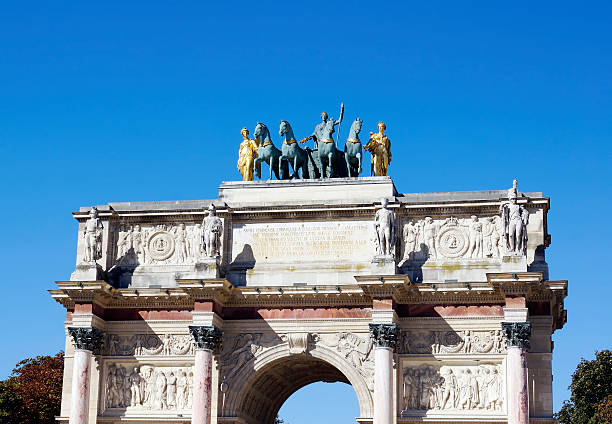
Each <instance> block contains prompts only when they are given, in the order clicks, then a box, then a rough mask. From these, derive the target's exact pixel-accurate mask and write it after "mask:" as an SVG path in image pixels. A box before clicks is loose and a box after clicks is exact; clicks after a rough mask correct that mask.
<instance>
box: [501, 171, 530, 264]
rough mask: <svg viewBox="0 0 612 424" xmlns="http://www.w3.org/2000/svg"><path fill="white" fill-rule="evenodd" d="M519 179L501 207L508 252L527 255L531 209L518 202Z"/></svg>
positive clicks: (514, 182) (513, 184)
mask: <svg viewBox="0 0 612 424" xmlns="http://www.w3.org/2000/svg"><path fill="white" fill-rule="evenodd" d="M517 198H518V190H517V181H516V180H514V181H513V183H512V188H511V189H509V190H508V202H504V203H503V204H502V205H501V206H500V207H499V211H500V213H501V218H502V222H503V229H504V238H505V239H506V247H507V249H508V253H510V254H512V255H519V256H521V255H525V252H526V250H527V224H528V223H529V211H528V210H527V209H525V207H524V206H523V205H519V204H517V202H516V201H517Z"/></svg>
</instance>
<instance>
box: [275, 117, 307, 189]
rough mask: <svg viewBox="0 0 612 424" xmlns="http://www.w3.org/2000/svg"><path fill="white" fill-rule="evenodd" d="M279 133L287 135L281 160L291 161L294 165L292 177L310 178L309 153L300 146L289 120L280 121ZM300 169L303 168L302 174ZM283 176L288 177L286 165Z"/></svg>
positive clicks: (283, 177) (282, 171) (282, 172)
mask: <svg viewBox="0 0 612 424" xmlns="http://www.w3.org/2000/svg"><path fill="white" fill-rule="evenodd" d="M279 134H280V135H281V136H285V139H284V140H283V147H282V149H283V150H282V156H281V157H280V160H281V162H285V165H286V162H287V161H291V166H292V167H293V175H291V178H309V175H308V155H307V154H306V152H305V151H304V150H303V149H302V148H301V147H300V146H298V142H297V141H296V140H295V136H294V135H293V129H292V128H291V125H289V122H287V121H281V122H280V130H279ZM299 170H302V173H301V176H300V174H299ZM281 178H282V179H285V178H287V172H285V168H284V167H283V168H282V169H281Z"/></svg>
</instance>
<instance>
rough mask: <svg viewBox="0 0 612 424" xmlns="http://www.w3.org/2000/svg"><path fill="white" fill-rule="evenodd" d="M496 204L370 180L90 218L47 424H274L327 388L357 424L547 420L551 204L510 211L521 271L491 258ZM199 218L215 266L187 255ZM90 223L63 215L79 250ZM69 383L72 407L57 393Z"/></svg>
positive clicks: (515, 260)
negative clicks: (299, 397) (55, 408)
mask: <svg viewBox="0 0 612 424" xmlns="http://www.w3.org/2000/svg"><path fill="white" fill-rule="evenodd" d="M506 196H507V190H499V191H483V192H463V193H425V194H399V193H398V192H397V190H396V189H395V186H394V185H393V182H392V180H391V179H390V178H388V177H371V178H350V179H334V180H322V181H318V180H315V181H298V182H287V181H270V182H240V183H237V182H230V183H223V184H222V185H221V187H220V190H219V197H218V199H213V200H203V201H185V202H143V203H119V204H113V203H111V204H109V205H105V206H98V207H97V210H98V219H100V222H101V226H100V227H99V228H100V232H101V240H102V243H101V246H102V247H101V252H100V254H99V255H98V259H97V261H96V262H95V264H94V268H93V269H95V272H90V273H87V272H81V271H82V270H87V269H91V263H90V262H91V261H89V262H87V263H86V262H85V261H84V259H86V258H85V256H84V255H85V252H86V249H85V244H84V243H85V242H84V239H83V238H82V237H79V238H78V247H77V269H78V270H80V271H79V272H75V273H74V274H73V278H72V280H71V281H60V282H58V288H57V289H54V290H51V291H50V292H51V294H52V296H53V297H54V298H55V299H56V300H57V301H58V302H60V303H62V304H63V305H64V306H65V307H66V309H67V311H68V315H67V321H66V328H67V332H66V362H65V373H64V395H63V399H62V410H61V416H60V417H59V421H60V422H69V421H70V423H77V422H78V423H121V422H130V423H134V422H136V423H162V422H163V423H191V422H194V423H196V422H197V424H204V423H206V424H209V423H248V424H255V423H262V424H270V423H272V421H273V419H274V417H275V416H276V413H277V412H278V410H279V409H280V407H281V406H282V404H283V402H284V401H285V400H286V399H287V398H288V397H289V396H290V395H291V394H292V393H294V392H295V391H296V390H298V389H299V388H301V387H303V386H304V385H306V384H309V383H312V382H315V381H342V382H345V383H348V384H350V385H351V386H352V387H353V388H354V390H355V393H356V395H357V398H358V400H359V406H360V416H359V417H357V419H358V421H359V422H362V423H370V422H374V424H391V423H412V422H431V423H438V422H439V423H443V422H444V423H448V422H474V423H492V422H512V423H514V422H517V423H518V422H521V423H522V422H527V421H525V420H527V419H528V420H529V422H533V423H536V422H537V423H548V422H550V423H552V422H554V420H553V418H552V412H553V411H552V371H551V360H552V343H551V335H552V333H553V332H554V331H555V330H556V329H559V328H561V327H562V326H563V324H564V323H565V311H564V309H563V299H564V297H565V296H566V293H567V282H565V281H550V280H548V267H547V264H546V261H545V257H544V251H545V249H546V247H547V246H548V244H549V242H550V236H549V235H548V232H547V225H546V215H547V212H548V209H549V199H548V198H546V197H543V196H542V194H541V193H519V195H518V196H517V203H516V204H519V205H521V206H522V207H523V208H524V210H525V211H528V213H529V219H528V224H526V230H527V235H528V237H527V243H526V252H525V255H520V254H519V255H517V254H516V253H513V254H510V253H508V251H507V244H506V243H505V242H504V229H503V228H502V226H503V223H502V221H501V216H500V212H499V211H500V206H502V205H503V204H504V203H505V202H507V198H506ZM382 199H386V202H387V203H388V206H386V207H387V208H388V210H389V211H390V214H389V213H387V215H385V216H386V217H387V218H386V219H391V221H387V222H390V223H391V224H386V225H391V226H392V228H390V229H389V231H388V232H387V233H386V235H385V237H389V235H390V234H392V235H393V236H392V243H391V248H390V249H388V248H385V251H384V253H385V255H381V254H380V251H381V250H380V249H377V235H378V234H379V233H377V230H376V228H375V219H378V218H375V215H376V212H377V211H378V210H380V209H381V201H382ZM211 204H214V205H215V206H216V213H217V216H218V217H219V218H220V222H221V224H220V226H219V228H221V229H222V230H221V231H222V233H221V235H220V240H219V242H220V247H219V255H218V256H217V257H207V255H206V254H205V252H203V247H202V221H203V219H204V217H205V216H207V213H208V212H207V211H208V208H209V206H210V205H211ZM383 206H384V205H383ZM89 209H90V208H83V209H82V210H81V211H79V212H77V213H75V218H76V219H77V220H78V222H79V234H81V233H82V232H83V230H84V226H85V224H86V222H87V219H89V218H90V215H89ZM378 216H380V214H379V215H378ZM389 250H390V251H389ZM79 267H80V268H79ZM87 267H89V268H87ZM88 276H90V277H91V278H86V277H88ZM84 277H85V278H84ZM502 323H516V325H514V324H513V325H511V326H508V325H506V326H505V327H504V326H503V325H502ZM372 325H374V326H382V327H377V329H376V330H375V329H372V328H371V326H372ZM527 327H528V328H527ZM74 328H82V329H91V328H93V329H97V330H99V331H100V332H101V335H100V336H99V340H98V339H97V338H96V337H98V336H97V332H96V331H94V333H79V335H72V333H70V332H74V330H70V332H69V329H74ZM69 333H70V334H69ZM79 337H80V339H79V340H77V339H78V338H79ZM194 338H195V339H194ZM73 340H74V341H75V342H76V343H77V345H78V347H79V351H83V352H89V353H88V355H89V356H87V360H88V361H90V363H89V366H88V367H85V365H84V364H83V363H82V362H83V359H82V358H81V359H80V361H81V362H79V363H77V362H75V361H74V358H75V346H74V343H73ZM95 341H97V342H101V343H94V342H95ZM529 341H530V344H529V346H528V345H527V344H525V343H527V342H529ZM510 348H512V349H518V351H520V352H523V354H524V355H526V356H525V358H526V365H525V367H524V370H522V371H521V370H518V369H517V365H516V363H517V362H516V361H514V362H510V363H509V362H508V358H509V356H508V350H509V349H510ZM87 349H89V350H87ZM81 356H82V355H81ZM387 361H389V362H387ZM389 364H390V366H389ZM85 368H87V369H85ZM83 372H85V374H86V377H87V381H86V382H87V390H86V391H87V396H88V397H87V399H85V398H79V397H78V396H76V398H75V397H74V396H73V395H75V394H74V393H73V392H74V389H73V384H77V387H80V386H78V384H82V383H80V382H81V380H82V378H83V375H85V374H83ZM73 375H78V376H79V378H81V380H79V379H76V380H75V379H73ZM73 380H74V381H77V380H78V381H77V383H74V381H73ZM512 384H519V387H524V388H525V396H523V398H517V397H516V396H513V395H512V394H511V393H509V392H508V387H513V386H512ZM518 392H519V393H522V392H521V391H520V390H519V391H518ZM73 398H75V399H77V401H78V402H81V403H83V402H85V401H86V402H87V408H85V409H86V412H87V413H86V414H85V415H86V416H80V417H76V416H75V414H76V413H77V412H76V411H77V409H78V408H76V407H75V400H72V399H73ZM82 408H83V407H81V409H82Z"/></svg>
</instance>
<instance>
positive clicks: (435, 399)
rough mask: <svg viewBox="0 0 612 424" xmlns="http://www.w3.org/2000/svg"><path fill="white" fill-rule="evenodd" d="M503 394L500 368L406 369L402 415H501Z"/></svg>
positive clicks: (433, 367)
mask: <svg viewBox="0 0 612 424" xmlns="http://www.w3.org/2000/svg"><path fill="white" fill-rule="evenodd" d="M504 393H505V384H504V377H503V368H502V366H501V365H500V364H482V365H441V366H438V365H420V366H415V367H407V368H404V369H403V373H402V398H401V400H400V402H401V403H400V406H401V415H403V416H410V415H422V414H423V413H424V412H426V411H433V412H442V413H448V412H450V413H457V412H459V413H461V412H462V411H465V412H467V413H469V414H478V413H482V414H491V413H493V414H495V413H501V412H502V411H503V408H504V401H505V396H504Z"/></svg>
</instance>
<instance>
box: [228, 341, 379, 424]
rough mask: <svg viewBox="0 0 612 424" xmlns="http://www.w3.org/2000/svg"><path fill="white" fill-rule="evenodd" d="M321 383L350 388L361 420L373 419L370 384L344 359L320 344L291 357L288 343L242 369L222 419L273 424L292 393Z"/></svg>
mask: <svg viewBox="0 0 612 424" xmlns="http://www.w3.org/2000/svg"><path fill="white" fill-rule="evenodd" d="M318 381H323V382H330V383H331V382H343V383H346V384H349V385H351V386H352V387H353V390H354V391H355V394H356V396H357V400H358V402H359V411H360V416H362V417H371V416H372V414H373V398H372V393H371V392H370V390H369V388H368V384H367V382H366V381H365V379H364V378H363V377H362V375H361V374H360V373H359V371H358V370H357V369H355V367H354V366H353V365H352V364H351V363H350V362H349V361H348V360H347V359H346V358H345V357H343V356H342V355H340V354H339V353H338V352H337V351H335V350H334V349H332V348H329V347H327V346H323V345H321V344H309V345H308V349H307V351H306V352H304V353H299V354H292V353H290V352H289V346H288V344H287V343H282V344H280V345H277V346H275V347H272V348H270V349H266V350H265V351H264V352H262V353H261V354H260V355H258V356H257V357H256V358H254V359H252V360H251V361H250V362H249V363H247V364H245V365H244V366H243V367H242V369H241V370H240V372H239V373H238V374H237V375H236V376H235V377H234V378H233V379H232V381H231V382H230V384H229V387H228V391H227V393H226V399H225V402H224V405H223V416H224V417H237V418H240V419H241V421H244V422H246V423H249V424H272V423H273V421H274V418H275V417H276V414H277V413H278V411H279V410H280V408H281V406H282V405H283V403H284V402H285V401H286V400H287V399H288V398H289V397H290V396H291V395H292V394H293V393H295V392H296V391H297V390H299V389H301V388H302V387H304V386H307V385H308V384H311V383H315V382H318Z"/></svg>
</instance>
